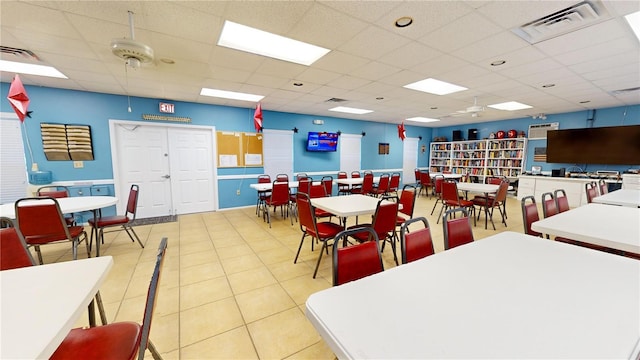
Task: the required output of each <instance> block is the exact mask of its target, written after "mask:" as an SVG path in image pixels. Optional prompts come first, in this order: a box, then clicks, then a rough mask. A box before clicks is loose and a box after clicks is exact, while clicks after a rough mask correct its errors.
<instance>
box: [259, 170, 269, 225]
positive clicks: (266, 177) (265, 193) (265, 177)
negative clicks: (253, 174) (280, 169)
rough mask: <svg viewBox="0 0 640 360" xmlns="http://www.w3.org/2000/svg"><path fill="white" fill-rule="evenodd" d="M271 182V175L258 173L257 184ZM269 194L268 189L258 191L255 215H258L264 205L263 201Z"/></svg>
mask: <svg viewBox="0 0 640 360" xmlns="http://www.w3.org/2000/svg"><path fill="white" fill-rule="evenodd" d="M269 183H271V176H269V175H267V174H263V175H258V184H269ZM270 195H271V191H270V190H265V191H258V202H257V203H256V215H258V216H260V211H261V210H262V209H263V207H264V201H265V200H267V198H268V197H269V196H270Z"/></svg>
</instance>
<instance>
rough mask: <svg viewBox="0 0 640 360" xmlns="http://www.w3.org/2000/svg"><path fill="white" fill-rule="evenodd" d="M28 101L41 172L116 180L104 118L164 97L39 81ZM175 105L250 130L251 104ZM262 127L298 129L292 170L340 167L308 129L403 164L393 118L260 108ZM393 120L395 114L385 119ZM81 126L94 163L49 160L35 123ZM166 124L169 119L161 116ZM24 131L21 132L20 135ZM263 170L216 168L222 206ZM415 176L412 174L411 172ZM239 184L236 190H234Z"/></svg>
mask: <svg viewBox="0 0 640 360" xmlns="http://www.w3.org/2000/svg"><path fill="white" fill-rule="evenodd" d="M0 88H1V89H2V94H7V93H8V91H9V84H7V83H1V84H0ZM25 88H26V91H27V93H28V95H29V98H30V100H31V103H30V105H29V110H30V111H33V114H32V117H31V118H27V119H26V120H25V126H26V129H27V136H28V137H29V141H30V143H31V148H32V151H33V157H34V159H30V158H29V154H28V152H27V150H26V149H25V152H26V153H27V164H28V167H27V168H30V164H31V163H32V162H35V163H38V165H39V168H40V169H41V170H49V171H51V172H52V174H53V181H79V180H104V179H113V169H112V159H111V144H110V140H109V119H117V120H130V121H141V122H148V121H143V120H140V119H141V116H142V114H158V103H159V102H161V101H163V99H149V98H138V97H132V98H131V108H132V112H131V113H129V112H128V111H127V106H128V105H127V97H126V96H120V95H108V94H100V93H90V92H82V91H74V90H62V89H53V88H45V87H36V86H26V87H25ZM164 101H166V102H170V103H173V104H175V114H174V115H175V116H183V117H190V118H191V120H192V122H191V124H193V125H207V126H215V127H216V130H218V131H245V132H253V131H255V130H254V127H253V108H236V107H228V106H218V105H207V104H196V103H188V102H179V101H168V100H164ZM0 111H2V112H13V109H12V108H11V106H10V105H9V103H8V102H7V101H1V102H0ZM263 116H264V127H265V128H266V129H275V130H291V129H293V128H294V127H296V128H298V129H299V130H298V133H297V134H294V172H332V173H335V172H337V171H338V170H339V167H340V156H339V152H335V153H312V152H307V151H306V147H305V141H306V136H307V132H309V131H331V132H336V131H341V132H342V133H345V134H361V133H362V132H366V136H365V137H363V138H362V149H361V151H362V161H361V166H362V169H369V170H374V171H377V172H380V171H382V170H384V169H401V168H402V141H401V140H400V139H399V138H398V132H397V128H396V125H395V124H383V123H377V122H370V121H356V120H350V119H342V118H334V117H318V116H312V115H304V114H291V113H283V112H275V111H268V110H264V109H263ZM313 119H322V120H324V125H320V126H319V125H313V124H312V120H313ZM390 120H392V119H390ZM42 122H45V123H65V124H72V123H75V124H84V125H90V126H91V135H92V138H93V151H94V158H95V160H94V161H85V162H84V168H80V169H75V168H73V162H72V161H48V160H47V159H46V158H45V156H44V152H43V150H42V141H41V139H40V123H42ZM163 123H166V122H163ZM406 133H407V136H408V137H418V136H422V138H423V140H421V141H420V143H419V146H422V145H426V146H428V145H429V139H431V138H432V129H430V128H426V127H415V126H408V125H407V126H406ZM23 136H24V134H23ZM380 142H382V143H389V144H390V153H389V155H378V143H380ZM428 163H429V153H428V151H427V152H425V153H420V154H419V156H418V166H420V167H427V166H428ZM263 171H264V170H263V168H253V167H251V168H234V169H229V168H224V169H218V172H217V173H218V175H226V176H227V177H229V176H230V177H232V178H231V179H226V178H225V179H220V180H219V181H218V188H219V190H218V198H219V206H220V208H229V207H236V206H246V205H252V204H254V203H255V191H254V190H252V189H251V188H250V187H249V184H251V183H254V182H255V179H253V178H251V179H247V178H245V177H246V175H258V174H262V173H263ZM409 176H410V177H409V179H413V174H409ZM237 189H240V190H241V196H237V195H236V190H237Z"/></svg>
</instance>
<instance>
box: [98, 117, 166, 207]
mask: <svg viewBox="0 0 640 360" xmlns="http://www.w3.org/2000/svg"><path fill="white" fill-rule="evenodd" d="M111 146H112V155H114V156H113V167H114V175H115V181H116V183H115V187H116V196H118V200H119V204H118V212H119V213H122V212H124V207H125V206H126V201H127V197H128V196H129V188H130V187H131V184H136V185H138V186H139V187H140V192H139V193H138V207H137V213H136V217H138V218H148V217H157V216H165V215H172V214H173V204H172V200H171V199H172V196H171V181H170V177H171V175H170V169H169V144H168V140H167V129H166V128H164V127H155V126H140V125H130V124H117V125H116V126H115V144H114V143H113V142H112V145H111ZM114 146H115V149H114ZM114 150H116V151H114ZM114 152H115V154H114ZM116 169H117V170H116Z"/></svg>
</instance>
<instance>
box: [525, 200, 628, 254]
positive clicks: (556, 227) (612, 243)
mask: <svg viewBox="0 0 640 360" xmlns="http://www.w3.org/2000/svg"><path fill="white" fill-rule="evenodd" d="M531 228H532V229H533V230H535V231H537V232H540V233H543V234H549V235H555V236H560V237H564V238H568V239H572V240H578V241H582V242H585V243H589V244H595V245H600V246H606V247H608V248H612V249H618V250H622V251H627V252H632V253H635V254H640V209H638V208H631V207H624V206H611V205H604V204H594V203H592V204H587V205H583V206H580V207H577V208H574V209H571V210H568V211H565V212H562V213H559V214H557V215H554V216H551V217H548V218H546V219H542V220H540V221H536V222H534V223H533V224H531Z"/></svg>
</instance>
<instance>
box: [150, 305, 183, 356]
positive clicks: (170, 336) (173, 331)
mask: <svg viewBox="0 0 640 360" xmlns="http://www.w3.org/2000/svg"><path fill="white" fill-rule="evenodd" d="M179 320H180V316H179V314H178V313H177V312H176V313H174V314H170V315H165V316H158V314H155V315H154V317H153V323H152V325H151V332H150V334H149V339H150V340H151V342H153V345H155V347H156V349H157V350H158V351H159V352H160V353H167V352H170V351H175V350H179V349H180V327H179V326H178V324H179Z"/></svg>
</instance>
